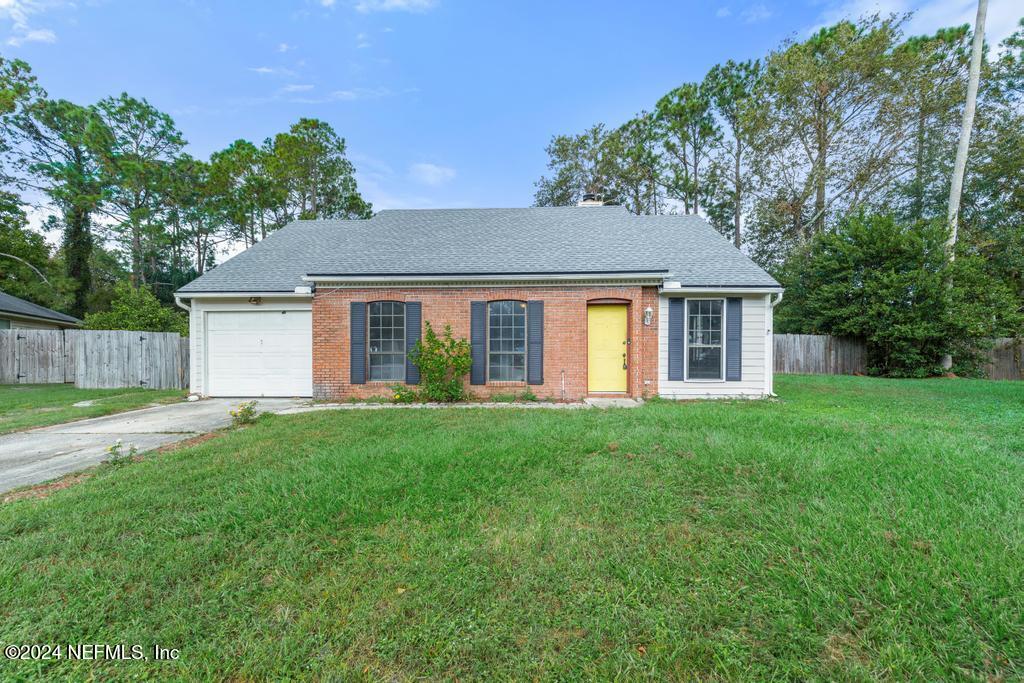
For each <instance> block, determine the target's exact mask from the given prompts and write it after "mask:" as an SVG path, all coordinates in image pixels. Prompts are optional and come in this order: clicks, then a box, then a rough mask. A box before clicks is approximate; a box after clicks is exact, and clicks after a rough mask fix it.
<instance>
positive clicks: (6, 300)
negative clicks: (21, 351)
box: [0, 292, 82, 325]
mask: <svg viewBox="0 0 1024 683" xmlns="http://www.w3.org/2000/svg"><path fill="white" fill-rule="evenodd" d="M5 314H7V315H13V316H21V317H26V318H38V319H41V320H52V321H53V322H55V323H61V324H63V325H81V324H82V321H81V320H79V319H78V318H73V317H71V316H70V315H65V314H63V313H58V312H57V311H54V310H51V309H49V308H46V307H45V306H39V305H37V304H34V303H32V302H31V301H25V300H24V299H19V298H18V297H16V296H11V295H10V294H4V293H3V292H0V318H2V317H5Z"/></svg>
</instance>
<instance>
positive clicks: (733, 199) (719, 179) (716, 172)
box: [703, 59, 761, 249]
mask: <svg viewBox="0 0 1024 683" xmlns="http://www.w3.org/2000/svg"><path fill="white" fill-rule="evenodd" d="M760 76H761V63H760V62H758V61H757V60H753V61H746V62H739V63H737V62H734V61H732V60H731V59H730V60H728V61H726V62H725V64H716V65H715V66H714V67H712V68H711V71H709V72H708V74H707V76H705V77H704V84H703V85H704V89H705V91H707V92H708V93H709V94H710V96H711V103H712V105H713V106H714V111H715V113H717V114H718V116H719V117H720V118H721V120H722V122H723V123H724V124H725V133H726V135H725V136H724V137H723V140H722V144H721V145H720V149H721V150H723V151H724V153H723V154H722V155H721V156H722V158H721V159H717V160H716V163H715V164H714V165H713V169H712V177H711V178H709V185H710V186H711V188H712V192H711V194H712V195H713V196H714V197H715V199H714V200H713V202H714V203H717V204H719V205H729V207H730V208H731V209H732V211H731V213H732V216H731V218H732V230H731V232H732V239H733V244H734V245H736V248H737V249H739V247H740V245H742V243H743V237H742V222H743V212H744V206H745V201H746V185H747V182H748V179H747V175H748V173H747V169H746V167H745V165H744V161H745V156H744V155H745V152H746V150H747V148H748V147H749V146H750V138H751V131H750V128H751V127H752V126H751V115H750V110H751V106H752V105H754V103H755V101H754V98H753V96H754V89H755V88H756V86H757V83H758V79H759V78H760ZM726 166H728V167H729V170H728V171H726V170H725V168H724V167H726ZM726 188H727V189H726ZM722 208H725V207H724V206H722ZM709 213H710V211H709ZM717 222H720V221H717Z"/></svg>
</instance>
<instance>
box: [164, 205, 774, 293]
mask: <svg viewBox="0 0 1024 683" xmlns="http://www.w3.org/2000/svg"><path fill="white" fill-rule="evenodd" d="M629 272H637V273H640V272H643V273H651V272H658V273H664V276H665V278H664V279H665V280H667V281H678V282H679V283H680V284H681V285H682V286H684V287H778V286H779V284H778V283H777V282H776V281H775V280H774V279H772V277H771V276H770V275H768V273H766V272H765V271H764V270H762V269H761V268H760V267H758V266H757V265H756V264H755V263H754V262H753V261H751V260H750V259H749V258H747V257H746V256H745V255H744V254H743V253H741V252H740V251H739V250H738V249H736V248H735V247H733V245H732V244H731V243H730V242H729V241H728V240H726V239H725V238H724V237H722V235H721V234H719V233H718V232H717V231H716V230H715V229H714V228H712V227H711V226H710V225H709V224H708V223H707V221H705V220H704V219H703V218H700V217H699V216H693V215H685V216H678V215H659V216H636V215H633V214H631V213H629V212H628V211H627V210H626V209H625V208H623V207H620V206H608V207H543V208H528V209H420V210H394V211H381V212H380V213H378V214H377V215H375V216H374V217H373V218H370V219H366V220H322V221H296V222H294V223H291V224H290V225H288V226H286V227H285V228H283V229H281V230H279V231H277V232H276V233H274V234H272V235H271V236H270V237H268V238H267V239H265V240H263V241H261V242H259V243H257V244H256V245H255V246H253V247H251V248H250V249H247V250H246V251H244V252H242V253H241V254H238V255H237V256H235V257H234V258H232V259H230V260H228V261H226V262H225V263H223V264H221V265H219V266H217V267H216V268H214V269H212V270H210V271H208V272H207V273H205V274H204V275H203V276H202V277H200V278H198V279H196V280H193V281H192V282H190V283H189V284H187V285H186V286H184V287H182V288H181V289H180V290H179V293H180V294H183V295H184V294H194V293H201V292H211V293H213V292H217V293H223V292H292V291H294V289H295V287H298V286H303V285H308V284H309V283H308V282H307V281H304V280H303V277H304V276H310V275H333V276H382V277H381V279H387V277H388V276H439V275H452V276H473V275H510V276H513V275H527V274H529V275H541V274H572V273H629Z"/></svg>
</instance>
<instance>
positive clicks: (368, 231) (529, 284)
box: [176, 206, 782, 400]
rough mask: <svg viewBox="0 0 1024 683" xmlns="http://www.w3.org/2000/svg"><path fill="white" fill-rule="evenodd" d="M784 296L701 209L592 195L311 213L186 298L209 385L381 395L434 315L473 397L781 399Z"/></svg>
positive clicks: (330, 395) (410, 376)
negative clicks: (326, 215)
mask: <svg viewBox="0 0 1024 683" xmlns="http://www.w3.org/2000/svg"><path fill="white" fill-rule="evenodd" d="M781 295H782V288H781V287H780V286H779V284H778V283H777V282H776V281H775V280H774V279H772V278H771V276H769V275H768V274H767V273H765V272H764V271H763V270H762V269H761V268H759V267H758V266H757V265H755V264H754V263H753V262H752V261H750V259H748V258H747V257H746V256H744V255H743V254H742V253H741V252H740V251H738V250H737V249H735V248H734V247H733V246H732V244H731V243H730V242H729V241H728V240H726V239H725V238H723V237H722V236H721V235H720V234H719V233H718V232H716V231H715V230H714V229H713V228H711V226H710V225H708V224H707V222H706V221H704V220H703V219H702V218H700V217H698V216H669V215H661V216H635V215H632V214H630V213H628V212H627V211H626V210H625V209H624V208H622V207H605V206H580V207H554V208H529V209H449V210H408V211H406V210H402V211H381V212H380V213H378V214H377V215H376V216H374V217H373V218H371V219H368V220H352V221H344V220H337V221H296V222H294V223H292V224H290V225H288V226H287V227H285V228H283V229H282V230H280V231H278V232H276V233H274V234H273V235H272V236H270V237H268V238H267V239H265V240H263V241H262V242H260V243H258V244H256V245H255V246H254V247H252V248H250V249H248V250H247V251H245V252H243V253H241V254H239V255H237V256H235V257H234V258H232V259H230V260H228V261H227V262H225V263H223V264H221V265H220V266H218V267H216V268H214V269H213V270H211V271H209V272H208V273H206V274H204V275H203V276H202V277H200V278H198V279H196V280H195V281H193V282H191V283H189V284H188V285H186V286H185V287H183V288H181V289H180V290H179V291H178V292H177V293H176V298H177V300H178V303H179V305H181V306H182V307H183V308H186V309H187V310H189V321H190V330H191V333H190V345H191V355H192V364H191V386H192V391H193V392H194V393H197V394H201V395H208V396H311V397H313V398H318V399H347V398H367V397H371V396H380V395H382V394H386V393H388V390H389V388H390V387H391V386H393V385H396V384H403V383H404V384H416V383H418V381H419V372H418V369H417V368H416V366H415V365H414V364H413V363H412V362H411V361H410V359H409V351H410V350H411V349H412V348H413V346H414V345H415V343H416V342H417V341H418V340H419V339H420V336H421V334H422V331H423V325H424V322H425V321H429V322H430V323H431V324H432V325H433V327H434V328H435V329H436V330H438V331H440V330H441V329H442V328H443V327H444V326H445V325H451V327H452V331H453V333H454V334H455V336H457V337H463V338H466V339H468V340H469V341H470V343H471V348H472V356H473V366H472V370H471V372H470V375H469V376H468V377H467V378H466V382H467V384H468V388H469V390H470V391H471V393H473V394H475V395H477V396H488V395H493V394H498V393H501V394H508V393H517V392H520V391H524V390H525V389H527V388H529V389H530V390H531V391H532V392H533V393H534V394H536V395H537V396H540V397H543V398H551V399H557V400H576V399H580V398H583V397H587V396H632V397H644V396H655V395H660V396H663V397H668V398H702V397H740V396H742V397H762V396H767V395H770V394H771V393H772V372H771V368H772V358H771V353H772V344H771V338H772V308H773V306H774V304H775V303H777V302H778V300H779V299H780V298H781Z"/></svg>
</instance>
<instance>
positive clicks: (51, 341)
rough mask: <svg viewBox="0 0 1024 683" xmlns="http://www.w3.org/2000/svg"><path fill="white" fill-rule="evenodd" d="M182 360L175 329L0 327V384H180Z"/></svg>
mask: <svg viewBox="0 0 1024 683" xmlns="http://www.w3.org/2000/svg"><path fill="white" fill-rule="evenodd" d="M188 361H189V357H188V338H187V337H181V336H179V335H178V334H177V333H176V332H129V331H125V330H0V384H63V383H65V382H74V383H75V386H77V387H81V388H83V389H114V388H119V387H146V388H149V389H186V388H188Z"/></svg>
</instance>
